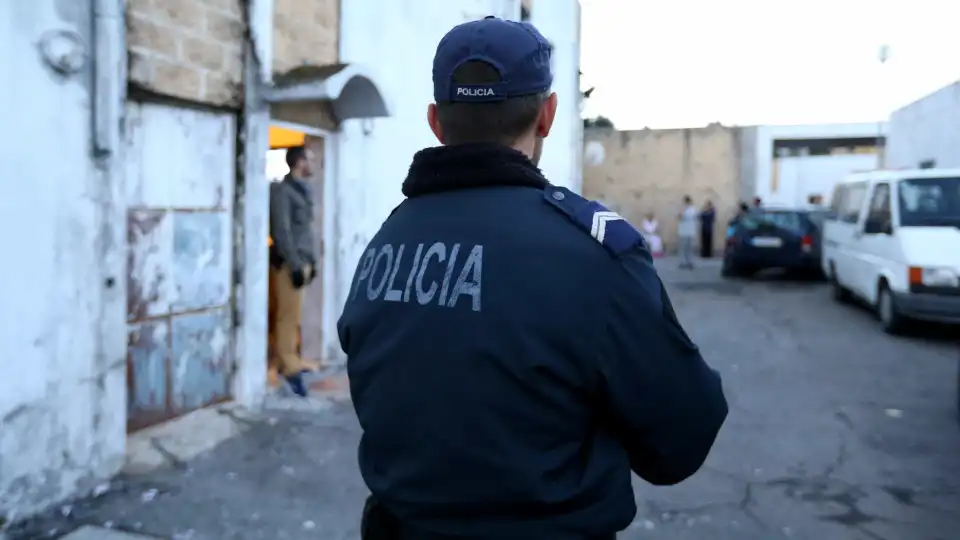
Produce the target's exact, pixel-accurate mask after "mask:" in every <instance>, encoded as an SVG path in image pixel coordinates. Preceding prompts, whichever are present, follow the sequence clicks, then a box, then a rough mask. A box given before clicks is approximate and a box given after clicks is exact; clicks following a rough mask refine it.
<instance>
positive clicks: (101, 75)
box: [90, 0, 127, 477]
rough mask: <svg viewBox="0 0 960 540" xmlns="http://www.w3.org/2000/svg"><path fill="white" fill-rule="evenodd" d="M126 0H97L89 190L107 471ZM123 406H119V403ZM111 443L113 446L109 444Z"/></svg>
mask: <svg viewBox="0 0 960 540" xmlns="http://www.w3.org/2000/svg"><path fill="white" fill-rule="evenodd" d="M124 2H125V0H92V3H93V25H92V31H93V37H92V47H93V51H92V52H93V54H92V55H91V57H92V58H91V61H92V66H91V72H92V92H91V102H92V107H91V108H92V118H91V123H92V125H91V134H92V137H91V139H92V145H91V154H92V157H93V163H94V168H93V170H92V175H91V179H90V182H91V183H95V184H94V186H93V189H91V192H92V193H94V194H95V195H94V196H95V197H96V201H97V204H98V206H99V208H98V210H99V212H98V214H99V215H98V216H97V226H98V230H97V236H96V250H97V255H98V258H99V261H100V287H101V294H100V305H99V306H98V307H99V315H100V316H99V318H98V321H97V333H98V335H97V345H96V346H97V352H96V355H95V357H94V361H93V362H94V365H93V374H94V380H95V381H96V384H91V385H90V386H91V388H92V391H93V392H94V395H93V406H94V410H93V430H94V433H95V436H94V441H95V444H94V450H93V453H94V455H93V463H94V467H95V470H94V474H95V475H97V476H100V477H108V476H112V475H113V474H115V473H117V472H119V470H120V468H121V467H122V466H123V460H124V454H123V449H124V444H123V441H125V440H126V427H127V426H126V416H125V414H124V411H125V410H126V409H125V408H124V407H123V404H125V403H126V401H127V384H126V377H125V375H124V374H125V372H126V358H127V337H126V336H127V328H126V297H127V291H126V289H127V286H126V284H127V280H126V274H127V257H126V218H127V205H126V197H125V195H124V191H125V190H124V180H123V178H124V171H125V168H124V165H123V148H122V144H121V123H122V122H123V111H124V106H125V102H126V90H127V69H126V68H127V50H126V24H125V21H124V17H123V13H124ZM118 407H119V409H118ZM107 449H109V451H110V454H109V455H106V454H105V452H106V451H107Z"/></svg>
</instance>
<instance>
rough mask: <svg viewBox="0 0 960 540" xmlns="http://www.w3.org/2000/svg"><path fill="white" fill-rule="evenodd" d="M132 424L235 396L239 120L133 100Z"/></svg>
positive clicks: (130, 153)
mask: <svg viewBox="0 0 960 540" xmlns="http://www.w3.org/2000/svg"><path fill="white" fill-rule="evenodd" d="M128 119H129V121H128V125H127V127H128V129H127V132H126V137H127V150H128V153H127V155H128V159H130V160H131V161H135V163H130V164H129V165H128V167H129V168H128V190H127V198H128V206H129V208H130V210H129V213H128V220H127V233H128V234H127V242H128V245H127V249H128V250H129V251H128V262H129V275H128V276H127V285H128V289H127V291H128V298H127V306H128V313H127V318H128V323H129V340H128V341H129V346H128V359H127V368H128V374H127V381H128V388H129V394H130V395H129V398H128V412H129V417H128V423H127V424H128V429H130V430H134V429H139V428H142V427H145V426H149V425H152V424H155V423H157V422H160V421H163V420H167V419H170V418H173V417H176V416H179V415H181V414H184V413H186V412H189V411H191V410H194V409H197V408H200V407H204V406H206V405H209V404H212V403H216V402H219V401H223V400H225V399H227V398H229V389H230V376H231V373H232V369H233V358H232V356H231V354H232V347H231V344H232V342H233V339H234V337H233V334H232V332H233V321H232V315H231V314H232V310H231V300H232V292H231V291H232V282H231V280H232V274H233V271H232V268H233V260H232V241H231V238H232V206H233V204H232V202H233V192H234V189H233V187H234V181H235V171H234V166H235V165H234V164H235V162H236V159H235V157H236V156H235V150H234V140H235V136H236V131H235V129H236V118H235V117H234V116H233V115H229V114H222V113H212V112H202V111H196V110H187V109H178V108H175V107H168V106H164V105H157V104H132V105H131V106H130V107H129V108H128Z"/></svg>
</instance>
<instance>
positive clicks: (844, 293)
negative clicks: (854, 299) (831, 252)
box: [830, 264, 850, 304]
mask: <svg viewBox="0 0 960 540" xmlns="http://www.w3.org/2000/svg"><path fill="white" fill-rule="evenodd" d="M830 289H831V292H832V294H833V299H834V300H836V301H837V302H840V303H841V304H846V303H847V302H849V301H850V291H849V290H848V289H847V288H846V287H844V286H843V285H841V284H840V280H838V279H837V267H836V266H834V265H833V264H830Z"/></svg>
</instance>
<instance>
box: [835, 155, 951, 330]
mask: <svg viewBox="0 0 960 540" xmlns="http://www.w3.org/2000/svg"><path fill="white" fill-rule="evenodd" d="M821 264H822V266H823V271H824V273H825V274H826V276H827V278H828V279H829V280H830V282H831V283H832V284H833V296H834V298H835V299H836V300H838V301H841V302H843V301H846V300H849V299H850V298H851V297H856V298H857V299H859V300H861V301H863V302H866V303H867V304H868V305H870V306H874V307H875V308H876V310H877V315H878V317H879V319H880V322H881V325H882V328H883V329H884V330H885V331H887V332H890V333H895V332H897V331H899V330H901V329H902V328H903V326H904V323H906V322H908V321H910V320H911V319H915V320H925V321H936V322H944V323H954V324H960V169H920V170H878V171H871V172H863V173H854V174H852V175H850V176H848V177H847V178H846V179H845V180H844V181H843V182H841V183H840V184H838V185H837V186H836V188H835V189H834V192H833V197H832V199H831V201H830V211H829V213H828V214H827V217H826V219H825V221H824V225H823V249H822V258H821Z"/></svg>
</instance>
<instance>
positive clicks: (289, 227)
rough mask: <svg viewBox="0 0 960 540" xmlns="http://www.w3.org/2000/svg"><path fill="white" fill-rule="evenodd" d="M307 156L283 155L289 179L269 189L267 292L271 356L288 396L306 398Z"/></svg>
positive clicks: (310, 242)
mask: <svg viewBox="0 0 960 540" xmlns="http://www.w3.org/2000/svg"><path fill="white" fill-rule="evenodd" d="M311 157H312V156H311V155H310V152H309V151H308V150H307V149H306V148H305V147H303V146H296V147H293V148H290V149H289V150H287V165H288V166H289V167H290V174H288V175H287V176H286V177H285V178H284V179H283V180H282V181H280V182H275V183H273V184H272V185H271V186H270V238H271V239H272V241H273V244H272V245H271V246H270V287H271V289H272V290H273V291H274V300H275V301H276V319H275V325H276V328H275V329H274V332H273V336H274V340H275V343H274V353H275V356H276V361H277V362H279V369H280V373H281V375H283V377H284V378H285V379H286V381H287V384H289V386H290V389H291V390H292V391H293V393H295V394H297V395H298V396H301V397H306V395H307V388H306V385H305V384H304V382H303V373H304V371H305V368H306V366H305V364H304V362H303V360H302V359H301V358H300V352H299V345H300V316H301V312H302V304H303V288H304V287H306V286H307V285H308V284H309V283H310V282H311V281H312V280H313V278H314V276H315V275H316V273H317V256H316V253H315V247H314V246H316V242H315V241H314V237H313V212H314V210H313V196H312V192H311V191H312V190H311V186H310V183H309V182H308V179H309V178H310V176H311V175H312V174H313V171H311V170H310V158H311Z"/></svg>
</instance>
